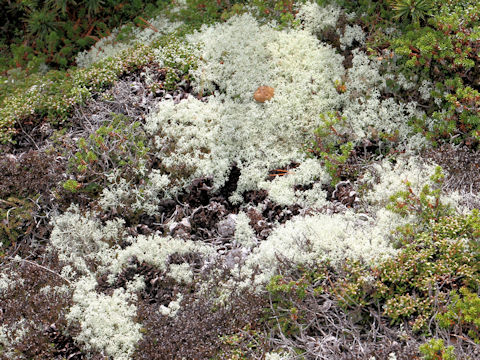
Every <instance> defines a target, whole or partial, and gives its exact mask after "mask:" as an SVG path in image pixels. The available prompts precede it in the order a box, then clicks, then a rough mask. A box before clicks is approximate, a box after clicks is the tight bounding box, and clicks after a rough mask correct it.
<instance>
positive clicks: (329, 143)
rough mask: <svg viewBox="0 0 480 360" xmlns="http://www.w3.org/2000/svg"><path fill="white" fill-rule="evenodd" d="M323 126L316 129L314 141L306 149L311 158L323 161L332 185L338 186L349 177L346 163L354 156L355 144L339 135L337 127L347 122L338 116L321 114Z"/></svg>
mask: <svg viewBox="0 0 480 360" xmlns="http://www.w3.org/2000/svg"><path fill="white" fill-rule="evenodd" d="M320 117H321V118H322V120H323V124H322V125H321V126H319V127H318V128H317V129H315V131H314V133H313V136H314V139H313V140H312V141H310V144H308V145H307V147H306V149H305V150H306V152H307V153H309V155H310V156H315V157H317V158H320V159H321V160H322V161H323V164H324V166H325V169H326V170H327V172H328V173H329V174H330V176H331V177H332V185H336V184H337V183H338V182H339V181H340V180H342V177H345V176H346V175H347V172H348V169H347V165H346V162H347V160H348V159H349V157H350V155H351V154H352V150H353V143H352V142H351V141H348V142H347V141H346V139H345V138H344V137H342V136H340V135H339V134H338V132H337V131H336V129H335V125H337V124H339V123H342V122H345V119H344V118H341V117H340V116H339V115H338V114H334V113H328V114H321V115H320Z"/></svg>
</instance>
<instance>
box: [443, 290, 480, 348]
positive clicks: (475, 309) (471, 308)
mask: <svg viewBox="0 0 480 360" xmlns="http://www.w3.org/2000/svg"><path fill="white" fill-rule="evenodd" d="M450 296H451V299H450V303H449V304H448V308H447V310H446V311H445V312H442V313H439V314H438V315H437V320H438V321H439V324H440V326H441V327H443V328H446V329H453V331H454V332H455V334H458V335H459V336H465V335H467V336H469V337H470V338H471V339H473V341H474V342H475V343H477V344H480V297H479V296H478V294H477V293H473V292H472V291H470V290H469V289H468V288H466V287H462V288H460V290H459V291H457V290H453V291H452V292H451V294H450Z"/></svg>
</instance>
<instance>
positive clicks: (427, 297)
mask: <svg viewBox="0 0 480 360" xmlns="http://www.w3.org/2000/svg"><path fill="white" fill-rule="evenodd" d="M410 230H411V231H410V236H406V237H404V238H403V239H402V240H401V249H400V250H399V253H398V255H397V256H395V257H393V258H391V259H388V260H386V261H384V262H383V263H382V264H380V265H378V266H375V267H373V268H370V267H368V266H364V265H361V264H360V263H354V264H353V265H352V264H351V265H348V267H347V268H346V273H347V274H348V275H347V276H346V277H345V279H344V280H340V281H339V282H338V284H337V285H336V286H335V287H334V290H335V292H336V293H337V295H338V297H339V298H340V300H341V302H342V303H343V304H344V306H345V307H346V308H352V307H353V308H358V306H359V305H360V306H369V305H372V304H379V305H380V306H383V309H384V312H383V313H384V315H385V316H387V317H388V318H390V320H391V322H392V323H398V322H402V321H403V320H408V321H409V324H410V325H411V327H412V329H413V330H414V331H420V330H424V331H425V330H428V324H429V321H430V319H431V318H432V316H433V315H434V314H435V313H436V312H438V310H439V309H440V308H442V307H443V306H446V305H447V304H448V302H449V296H448V295H449V292H450V291H451V290H453V289H457V288H460V287H465V288H468V289H472V290H476V289H478V288H479V286H480V265H479V264H480V262H479V261H480V246H479V242H478V238H479V236H480V213H479V212H478V211H477V210H474V211H472V213H471V214H469V215H463V216H445V217H441V218H439V219H438V220H431V222H430V224H429V228H428V229H426V230H425V231H422V232H419V233H415V230H412V229H410ZM372 276H373V278H372ZM366 279H370V280H369V281H367V280H366Z"/></svg>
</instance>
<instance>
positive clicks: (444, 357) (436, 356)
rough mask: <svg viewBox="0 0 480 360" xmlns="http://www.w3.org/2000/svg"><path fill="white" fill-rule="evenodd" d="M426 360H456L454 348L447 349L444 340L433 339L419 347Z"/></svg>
mask: <svg viewBox="0 0 480 360" xmlns="http://www.w3.org/2000/svg"><path fill="white" fill-rule="evenodd" d="M419 350H420V352H421V353H422V354H423V359H424V360H456V359H457V358H456V356H455V354H454V347H453V346H452V345H450V346H448V347H445V343H444V341H443V340H442V339H431V340H429V341H428V342H426V343H425V344H423V345H421V346H420V347H419Z"/></svg>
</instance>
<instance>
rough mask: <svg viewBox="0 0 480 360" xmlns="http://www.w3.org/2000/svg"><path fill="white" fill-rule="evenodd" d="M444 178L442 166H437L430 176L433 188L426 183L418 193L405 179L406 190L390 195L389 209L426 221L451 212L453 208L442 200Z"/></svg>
mask: <svg viewBox="0 0 480 360" xmlns="http://www.w3.org/2000/svg"><path fill="white" fill-rule="evenodd" d="M444 178H445V175H444V174H443V172H442V168H441V167H440V166H437V167H436V168H435V173H434V174H433V175H432V176H431V177H430V180H431V181H432V184H433V185H432V186H433V188H432V187H431V186H430V185H428V184H426V185H424V186H423V188H422V189H421V190H420V192H419V193H418V194H416V193H415V191H414V190H413V188H412V186H411V183H410V182H409V181H408V180H405V190H401V191H398V192H397V193H395V194H393V195H392V196H391V197H390V203H389V204H388V205H387V209H389V210H391V211H393V212H396V213H398V214H400V215H402V216H407V215H412V214H414V215H417V216H419V217H420V218H421V219H422V221H424V222H425V223H428V222H430V221H432V220H433V221H436V220H438V219H439V218H440V217H441V216H445V215H448V214H450V213H451V212H452V210H451V208H450V207H449V206H448V205H445V204H443V203H442V202H441V200H440V199H441V192H442V185H443V181H444Z"/></svg>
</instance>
